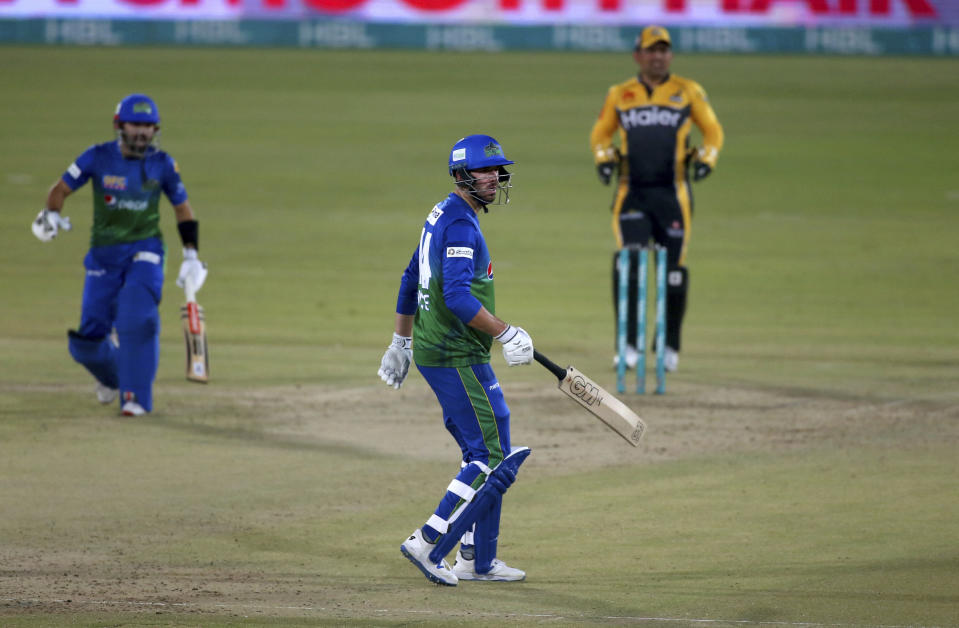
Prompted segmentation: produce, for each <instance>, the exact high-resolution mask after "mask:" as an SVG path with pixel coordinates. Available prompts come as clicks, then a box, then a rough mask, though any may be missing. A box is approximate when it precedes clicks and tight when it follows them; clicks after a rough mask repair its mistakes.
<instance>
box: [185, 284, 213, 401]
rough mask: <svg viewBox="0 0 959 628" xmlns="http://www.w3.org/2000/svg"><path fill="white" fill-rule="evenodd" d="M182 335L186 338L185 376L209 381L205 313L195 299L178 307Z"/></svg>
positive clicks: (203, 382) (190, 378) (202, 382)
mask: <svg viewBox="0 0 959 628" xmlns="http://www.w3.org/2000/svg"><path fill="white" fill-rule="evenodd" d="M180 320H182V321H183V337H184V339H185V340H186V378H187V380H189V381H191V382H198V383H201V384H206V383H208V382H209V381H210V362H209V356H208V353H207V344H206V315H205V313H204V311H203V307H202V306H200V305H198V304H197V303H196V301H188V302H187V304H186V305H184V306H183V307H181V308H180Z"/></svg>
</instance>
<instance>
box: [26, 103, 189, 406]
mask: <svg viewBox="0 0 959 628" xmlns="http://www.w3.org/2000/svg"><path fill="white" fill-rule="evenodd" d="M113 127H114V130H115V132H116V135H117V138H116V140H114V141H110V142H104V143H102V144H95V145H93V146H91V147H89V148H88V149H86V150H85V151H84V152H83V154H81V155H80V156H79V157H77V159H76V161H74V162H73V163H71V164H70V166H69V167H68V168H67V170H66V172H64V173H63V176H62V177H61V178H60V179H58V180H57V182H56V183H54V184H53V186H52V187H51V188H50V191H49V193H48V194H47V201H46V205H45V207H44V209H42V210H40V213H39V214H38V215H37V217H36V219H35V220H34V221H33V233H34V235H35V236H36V237H37V238H39V239H40V241H41V242H49V241H51V240H53V239H54V238H55V237H56V235H57V233H58V231H59V230H60V229H63V230H65V231H69V230H70V220H69V218H66V217H64V216H63V215H62V213H61V212H62V210H63V204H64V200H65V199H66V198H67V197H68V196H69V195H70V194H72V193H73V192H74V191H75V190H77V189H78V188H80V187H82V186H83V185H84V184H85V183H86V182H87V181H90V182H91V185H92V187H93V227H92V230H91V237H90V250H89V251H88V252H87V255H86V257H85V258H84V260H83V266H84V268H85V269H86V280H85V282H84V286H83V304H82V309H81V313H80V326H79V328H78V329H76V330H72V329H71V330H69V331H68V347H69V350H70V355H71V356H73V359H74V360H76V361H77V362H79V363H80V364H81V365H83V366H84V367H85V368H86V369H87V371H89V372H90V374H91V375H93V377H94V378H95V379H96V381H97V390H96V394H97V399H98V400H99V401H100V402H101V403H103V404H109V403H112V402H113V401H114V400H115V399H116V398H117V397H118V396H119V397H120V411H121V413H122V414H123V415H125V416H140V415H143V414H146V413H148V412H150V411H152V410H153V380H154V378H155V377H156V372H157V366H158V364H159V358H160V319H159V314H158V308H157V306H158V305H159V303H160V298H161V296H162V294H163V270H164V260H165V258H166V246H165V245H164V243H163V235H162V234H161V233H160V194H161V192H162V193H163V194H164V195H165V196H166V197H167V199H169V201H170V203H171V204H172V205H173V211H174V212H176V220H177V229H178V231H179V232H180V239H181V240H182V241H183V263H182V264H181V266H180V274H179V276H178V278H177V285H178V286H181V287H182V286H185V285H186V283H187V282H190V283H192V285H193V287H194V288H195V289H197V290H199V288H200V287H201V286H202V285H203V282H204V281H205V280H206V275H207V270H206V265H205V264H204V263H202V262H201V261H199V259H198V258H197V235H198V229H197V221H196V218H195V217H194V215H193V209H192V208H191V207H190V202H189V200H188V199H187V193H186V188H184V186H183V182H182V181H181V180H180V172H179V169H178V167H177V165H176V162H175V161H174V160H173V158H172V157H170V156H169V155H168V154H166V153H165V152H163V151H162V150H160V149H159V148H157V146H156V140H157V136H158V135H159V132H160V112H159V111H158V110H157V106H156V103H154V102H153V100H152V99H151V98H150V97H149V96H146V95H144V94H130V95H129V96H127V97H126V98H124V99H123V100H121V101H120V103H119V104H118V105H117V108H116V113H115V115H114V116H113ZM113 332H115V336H114V333H113Z"/></svg>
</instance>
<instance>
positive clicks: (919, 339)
mask: <svg viewBox="0 0 959 628" xmlns="http://www.w3.org/2000/svg"><path fill="white" fill-rule="evenodd" d="M674 70H675V71H676V72H677V73H679V74H682V75H685V76H689V77H692V78H695V79H696V80H698V81H699V82H701V83H702V84H703V85H704V86H705V88H706V89H707V91H708V93H709V96H710V100H711V101H712V103H713V105H714V107H715V109H716V111H717V114H718V116H719V118H720V120H721V122H722V123H723V126H724V128H725V131H726V136H727V145H726V148H725V149H724V151H723V153H722V155H721V158H720V162H719V165H718V167H717V169H716V170H715V172H714V174H713V175H712V176H711V177H710V178H709V179H707V180H706V181H705V182H703V183H702V184H698V185H697V186H696V187H695V194H696V209H695V216H694V222H693V229H692V241H691V246H690V252H689V266H690V273H691V296H690V308H689V311H688V315H687V322H686V326H685V334H684V351H683V354H682V360H681V364H680V367H681V370H680V372H679V373H677V374H675V375H674V376H672V377H670V380H669V384H668V394H667V395H666V397H665V398H654V397H649V398H641V397H636V396H632V395H628V396H627V397H626V400H627V401H628V402H629V403H630V405H632V406H633V407H634V408H636V409H637V410H638V411H639V412H640V414H642V415H643V416H644V418H646V419H647V422H648V423H649V425H650V432H649V435H648V436H647V440H646V443H645V445H644V447H643V448H641V449H640V450H637V451H635V452H634V451H629V452H624V449H628V447H627V446H626V445H625V444H624V443H622V442H621V441H617V440H615V438H614V437H612V436H608V437H606V435H605V434H602V433H599V436H600V437H605V438H596V437H595V435H596V434H597V433H598V432H596V430H599V429H600V428H599V427H598V426H597V425H596V424H595V422H594V421H592V420H591V419H590V418H589V417H588V415H584V414H579V413H578V412H577V410H576V409H575V408H574V407H572V406H571V405H569V404H566V403H565V402H564V400H563V399H562V398H559V397H558V395H559V393H557V392H556V391H555V390H551V388H552V387H553V386H554V382H555V380H554V379H552V378H551V376H549V374H548V373H546V372H545V371H543V370H542V369H540V368H538V367H529V368H522V369H507V368H506V367H505V365H504V364H503V362H502V359H501V358H500V357H499V356H498V355H494V357H493V364H494V367H495V368H496V369H497V372H498V373H499V375H500V378H501V381H502V383H503V386H504V389H505V390H506V394H507V399H508V400H509V401H510V405H511V408H512V409H513V417H514V419H513V420H514V434H515V438H514V440H516V441H517V442H524V444H530V445H531V446H532V447H533V449H534V455H533V456H532V457H531V458H530V460H529V462H528V463H527V464H526V465H525V466H524V469H523V471H522V472H521V480H522V481H520V482H518V483H517V484H516V485H515V486H514V487H513V488H512V489H511V491H510V496H509V497H508V498H507V506H506V513H505V516H504V521H503V534H502V540H501V548H502V550H503V556H504V558H506V559H507V560H508V561H509V562H511V563H515V564H517V566H521V567H523V568H525V569H526V570H527V571H528V573H529V579H528V581H527V582H525V583H522V584H518V585H515V586H506V587H501V586H496V585H494V586H488V587H484V586H472V587H471V586H469V585H468V584H464V585H462V586H460V587H458V588H457V589H455V590H448V589H438V588H434V587H433V586H431V585H428V584H427V583H426V581H425V580H423V579H422V577H420V576H418V575H417V574H418V572H416V571H415V570H414V569H413V568H412V567H411V566H410V565H409V564H408V563H407V562H406V561H405V560H404V559H403V558H402V557H401V556H400V554H399V552H398V551H397V549H398V546H399V543H400V542H401V541H402V539H403V536H404V535H405V534H407V533H408V532H409V531H410V530H411V529H412V528H413V527H415V526H416V525H419V524H420V523H421V522H422V520H423V519H424V518H425V517H426V516H427V515H428V514H429V512H430V509H431V508H432V507H433V506H434V504H435V499H437V498H438V497H439V494H440V492H441V491H442V489H443V487H444V486H445V485H446V483H447V482H448V477H449V476H450V475H451V473H452V472H453V471H454V469H455V462H456V453H455V452H453V450H452V448H451V447H450V444H449V443H448V442H447V441H449V438H448V437H445V436H444V435H443V434H441V433H439V430H441V427H440V426H439V423H438V420H437V418H436V416H435V414H436V410H435V408H434V405H435V401H433V400H431V399H430V393H429V391H428V390H427V389H426V387H425V385H424V384H423V382H422V379H421V378H420V377H419V375H418V374H415V373H414V374H412V375H411V379H410V382H409V385H408V386H406V387H404V389H403V390H402V391H400V392H399V393H392V392H391V391H386V390H385V387H382V385H381V384H380V382H379V380H378V378H376V376H375V371H376V368H377V366H378V363H379V359H380V356H381V353H382V350H383V348H384V347H385V345H386V344H387V343H388V341H389V338H390V333H391V326H392V311H393V307H394V305H395V296H396V287H397V282H398V279H399V276H400V273H401V271H402V269H403V267H404V266H405V264H406V262H407V261H408V259H409V255H410V254H411V253H412V251H413V248H414V247H415V245H416V239H417V236H418V233H419V229H420V226H421V223H422V220H423V218H424V216H425V214H426V212H427V211H428V210H429V208H430V207H431V206H432V204H433V203H435V202H436V201H437V200H439V199H440V198H441V197H442V196H443V195H445V194H446V192H447V191H448V190H449V178H448V176H447V174H446V159H447V156H448V150H449V147H450V146H451V145H452V143H453V142H455V141H456V140H457V139H458V138H460V137H461V136H463V135H465V134H468V133H475V132H483V133H490V134H492V135H494V136H496V137H497V138H498V139H499V140H500V141H501V143H502V144H503V146H504V148H505V150H506V153H507V155H508V156H509V157H510V158H511V159H513V160H515V161H516V162H517V164H516V167H515V173H516V174H515V178H514V190H513V203H512V204H511V205H510V206H509V207H506V208H492V209H491V211H490V213H489V215H487V216H484V217H483V218H482V219H481V221H482V224H483V228H484V232H485V234H486V237H487V240H488V242H489V245H490V248H491V251H492V255H493V263H494V266H495V275H496V279H497V282H496V283H497V310H498V311H497V313H498V314H500V315H501V316H502V317H504V318H505V319H507V320H510V321H512V322H515V323H518V324H521V325H523V326H524V327H525V328H526V329H527V330H528V331H529V332H530V333H531V335H532V337H533V339H534V342H535V343H536V346H537V347H538V348H540V349H542V350H543V351H545V352H546V353H547V354H549V355H550V356H551V357H553V358H554V359H556V360H557V361H560V362H563V363H566V362H572V363H574V364H576V366H577V367H578V368H580V369H581V370H583V371H584V372H587V373H590V374H591V375H592V376H594V377H595V378H596V379H597V380H598V381H599V382H600V383H602V384H603V385H605V386H609V387H610V388H612V384H613V372H612V370H611V369H610V358H611V356H612V353H613V351H612V345H613V329H612V314H611V307H610V306H611V299H610V294H609V292H610V261H611V255H612V252H613V247H614V243H613V239H612V235H611V230H610V213H609V203H610V199H611V193H612V191H611V190H610V189H608V188H603V187H602V186H601V185H600V184H599V183H598V182H597V180H596V176H595V173H594V168H593V165H592V162H591V156H590V152H589V148H588V133H589V130H590V127H591V125H592V122H593V120H594V119H595V116H596V114H597V113H598V111H599V108H600V105H601V104H602V100H603V97H604V94H605V90H606V88H607V87H608V86H609V85H610V84H612V83H614V82H618V81H621V80H624V79H625V78H626V77H628V76H629V75H630V73H632V72H633V66H632V62H631V59H630V58H629V56H628V55H607V54H532V53H528V54H506V53H504V54H497V55H484V54H457V53H442V54H433V53H416V52H373V51H363V52H321V51H297V50H255V51H254V50H169V49H136V50H108V49H76V48H39V47H23V48H18V47H0V80H2V83H3V85H4V86H6V87H5V88H4V89H3V90H0V145H2V147H3V150H2V151H0V207H2V209H3V211H2V212H0V285H2V290H0V294H2V303H3V305H2V307H0V417H2V418H0V504H2V505H3V506H2V514H0V624H2V625H4V626H24V627H30V628H34V627H37V626H48V625H76V626H101V625H163V626H168V625H175V626H193V625H202V626H226V625H239V624H242V625H264V626H275V625H343V624H365V625H396V624H423V625H427V624H428V625H449V624H450V623H452V622H454V621H455V622H456V623H458V624H460V625H467V626H480V625H488V624H490V623H515V624H539V623H544V624H545V623H549V624H560V625H568V624H583V625H588V624H601V623H614V624H627V625H628V624H648V625H665V626H672V625H684V624H689V625H702V622H701V621H700V620H707V621H709V622H713V623H717V624H724V623H726V622H734V621H739V622H743V624H744V625H747V626H748V625H760V624H763V623H765V622H781V623H784V624H787V625H796V624H801V623H812V624H830V625H842V626H864V625H870V626H878V625H882V626H903V625H913V626H959V595H957V593H956V592H957V591H959V552H957V547H956V543H955V540H956V539H957V538H959V506H957V501H956V499H955V495H956V492H957V489H959V479H957V478H959V462H957V459H959V456H957V452H959V448H957V444H959V392H957V390H959V386H957V383H959V325H957V323H956V315H955V312H957V311H959V290H957V289H956V287H955V283H956V278H957V277H959V247H957V241H959V240H957V236H959V177H957V176H956V174H955V168H954V166H953V165H952V161H954V159H951V158H950V156H951V155H955V154H957V151H959V135H957V134H956V133H955V132H954V129H955V108H956V102H959V81H957V80H956V78H957V77H959V62H957V61H955V60H950V59H897V58H889V59H865V58H823V57H817V58H799V57H736V56H678V57H677V59H676V61H675V62H674ZM132 91H145V92H148V93H149V94H151V95H152V96H153V97H154V98H155V99H156V100H157V102H158V105H159V108H160V111H161V115H162V117H163V133H162V136H161V142H162V146H163V147H164V148H165V149H166V150H168V151H169V152H170V153H172V154H173V155H174V156H175V157H176V159H177V161H178V162H179V165H180V168H181V172H182V174H183V177H184V182H185V183H186V185H187V188H188V190H189V193H190V197H191V202H192V204H193V207H194V209H195V210H196V212H197V214H198V217H199V219H200V225H201V226H200V248H201V258H202V259H204V260H205V261H207V262H208V263H209V266H210V277H209V280H208V283H207V285H206V286H205V287H204V288H203V290H202V291H201V293H200V295H199V296H200V302H201V303H202V304H203V305H204V307H205V308H206V310H207V317H208V322H209V339H210V343H211V348H210V350H211V370H212V373H213V382H212V383H211V384H210V385H209V386H207V387H201V386H196V385H190V384H187V383H186V382H184V381H183V363H182V362H183V348H182V337H181V332H180V328H179V321H178V308H179V305H180V301H181V299H182V296H181V294H180V292H179V291H178V290H177V288H176V287H175V286H174V285H173V277H172V276H171V275H175V273H176V269H177V267H178V265H179V260H180V253H179V246H178V244H177V238H176V229H175V226H174V221H173V215H172V211H166V210H168V209H169V208H168V205H166V204H165V205H164V208H165V211H166V213H165V215H164V217H163V221H164V222H163V227H164V231H165V233H166V234H167V240H168V244H169V245H170V257H169V261H168V263H167V271H168V273H167V274H168V278H167V282H166V288H165V289H166V294H165V299H164V301H163V303H162V305H161V316H162V320H163V325H164V327H163V331H162V337H161V342H162V355H161V363H160V372H159V376H158V380H157V384H156V387H155V397H156V402H155V403H156V412H155V413H154V414H153V415H152V416H150V417H148V418H146V419H143V420H137V421H123V420H121V419H119V418H118V417H116V412H115V409H114V408H112V407H111V408H103V407H100V406H98V405H97V404H96V403H95V401H93V395H92V383H91V382H92V380H91V379H90V377H89V376H88V375H87V374H86V373H85V372H84V371H83V370H82V369H81V368H80V367H79V366H77V365H76V364H74V363H73V362H72V361H71V359H70V357H69V355H68V353H67V350H66V337H65V332H66V329H67V328H69V327H74V326H75V325H76V323H77V321H78V318H79V301H80V292H81V286H82V281H83V270H82V266H81V261H82V256H83V255H84V253H85V251H86V248H87V232H88V230H89V226H90V221H91V209H90V199H89V195H90V192H89V191H88V189H84V190H82V191H80V192H78V193H77V194H76V195H75V196H74V197H71V198H70V199H69V200H68V201H67V210H66V212H65V213H66V214H67V215H69V216H70V217H71V218H72V220H73V223H74V225H75V228H74V231H73V232H72V233H69V234H63V235H61V236H59V237H58V238H57V239H56V240H55V241H54V242H53V243H51V244H47V245H42V244H40V243H39V242H38V241H36V240H35V239H34V238H33V236H32V235H31V233H30V230H29V222H30V220H31V219H32V218H33V217H34V215H35V214H36V212H37V210H38V209H39V208H40V207H41V205H42V203H43V200H44V198H45V194H46V191H47V189H48V187H49V186H50V184H51V183H53V182H54V180H55V179H56V178H57V177H58V176H59V174H60V173H62V172H63V170H64V169H65V168H66V166H67V165H68V164H69V163H70V161H71V160H72V159H73V158H74V157H75V156H77V155H78V154H79V153H80V152H81V151H82V150H83V149H84V148H85V147H86V146H88V145H90V144H92V143H94V142H100V141H105V140H106V139H108V138H109V137H110V134H111V127H110V122H111V116H112V111H113V107H114V105H115V103H116V102H117V101H118V100H119V99H120V98H121V97H122V96H123V95H125V94H126V93H129V92H132ZM164 203H166V202H165V201H164ZM552 404H555V405H552ZM554 414H555V415H560V416H561V418H562V423H561V424H562V426H564V427H563V429H566V427H567V426H573V427H570V428H569V430H573V431H572V432H570V431H569V430H567V431H561V430H559V429H557V433H556V434H555V435H553V434H551V433H550V421H551V420H552V418H553V417H552V415H554ZM577 421H580V422H581V423H577ZM580 425H581V426H580ZM576 430H579V432H577V431H576ZM394 443H395V445H393V446H391V444H394ZM67 600H70V601H69V602H67Z"/></svg>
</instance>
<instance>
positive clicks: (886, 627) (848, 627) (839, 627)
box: [0, 598, 944, 628]
mask: <svg viewBox="0 0 959 628" xmlns="http://www.w3.org/2000/svg"><path fill="white" fill-rule="evenodd" d="M0 602H10V603H13V604H87V605H90V604H100V605H103V606H124V605H127V606H159V607H166V606H169V607H176V608H184V607H189V606H192V607H197V608H199V607H201V605H200V604H197V603H195V602H143V601H136V600H132V601H131V600H74V599H70V600H61V599H52V600H41V599H37V598H30V599H19V598H0ZM211 606H214V607H216V608H223V609H237V608H244V609H260V610H294V611H328V610H330V609H328V608H326V607H324V606H268V605H266V604H222V603H220V604H211ZM342 610H343V609H337V611H338V612H339V611H342ZM372 612H374V613H395V614H397V615H402V614H404V613H405V614H411V615H412V614H419V615H436V616H437V617H447V615H444V614H443V613H437V612H436V611H430V610H426V611H418V610H399V611H397V610H392V609H388V608H378V609H375V610H373V611H372ZM471 615H473V616H479V617H529V618H552V619H559V620H562V619H569V620H575V621H589V620H591V619H601V620H617V621H632V622H671V623H687V624H738V625H744V626H804V627H808V626H822V627H823V628H827V627H828V628H944V627H940V626H922V625H919V624H909V625H904V626H901V625H895V624H837V623H829V624H826V623H819V622H802V621H756V620H752V619H695V618H689V617H683V618H680V617H633V616H629V615H601V616H598V617H597V616H588V615H572V616H571V615H554V614H549V613H471Z"/></svg>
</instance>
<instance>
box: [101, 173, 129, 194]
mask: <svg viewBox="0 0 959 628" xmlns="http://www.w3.org/2000/svg"><path fill="white" fill-rule="evenodd" d="M103 188H104V189H106V190H125V189H127V178H126V177H121V176H118V175H115V174H105V175H103Z"/></svg>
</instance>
